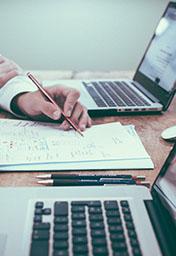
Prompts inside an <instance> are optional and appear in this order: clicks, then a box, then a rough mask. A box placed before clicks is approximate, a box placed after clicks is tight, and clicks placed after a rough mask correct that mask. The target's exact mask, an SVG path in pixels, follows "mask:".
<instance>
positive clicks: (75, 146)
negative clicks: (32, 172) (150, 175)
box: [0, 119, 149, 166]
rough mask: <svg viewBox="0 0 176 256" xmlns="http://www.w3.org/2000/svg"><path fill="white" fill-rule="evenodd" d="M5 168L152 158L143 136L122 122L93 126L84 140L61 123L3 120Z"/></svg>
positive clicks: (0, 144)
mask: <svg viewBox="0 0 176 256" xmlns="http://www.w3.org/2000/svg"><path fill="white" fill-rule="evenodd" d="M0 138H1V139H0V163H1V165H3V166H4V165H14V164H31V163H74V162H88V161H110V160H130V159H132V160H135V159H140V158H141V159H145V158H149V155H148V154H147V152H146V151H145V148H144V147H143V145H142V143H141V141H140V139H139V137H137V139H136V136H131V134H130V132H129V131H127V129H125V127H124V126H122V125H121V124H120V123H111V124H104V125H97V126H93V127H91V128H90V129H86V131H85V132H84V137H81V136H80V135H79V134H78V133H76V132H75V131H74V130H70V131H68V132H65V131H62V130H60V129H59V126H58V125H57V124H48V123H40V122H32V121H23V120H7V119H1V120H0Z"/></svg>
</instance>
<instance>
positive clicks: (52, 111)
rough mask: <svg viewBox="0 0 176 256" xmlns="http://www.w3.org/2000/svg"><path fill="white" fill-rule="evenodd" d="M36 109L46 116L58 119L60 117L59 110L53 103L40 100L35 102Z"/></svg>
mask: <svg viewBox="0 0 176 256" xmlns="http://www.w3.org/2000/svg"><path fill="white" fill-rule="evenodd" d="M37 105H38V107H37V108H38V111H39V112H41V113H42V114H44V115H46V116H48V117H49V118H51V119H53V120H58V119H59V118H60V117H61V111H60V110H59V108H57V107H56V106H55V105H54V104H52V103H50V102H47V101H45V100H41V101H39V102H38V103H37Z"/></svg>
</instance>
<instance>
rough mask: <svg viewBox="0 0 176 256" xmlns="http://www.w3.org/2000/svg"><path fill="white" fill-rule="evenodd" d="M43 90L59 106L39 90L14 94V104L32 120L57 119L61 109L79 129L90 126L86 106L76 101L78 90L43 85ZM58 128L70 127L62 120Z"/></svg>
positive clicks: (78, 94)
mask: <svg viewBox="0 0 176 256" xmlns="http://www.w3.org/2000/svg"><path fill="white" fill-rule="evenodd" d="M45 90H46V91H47V92H48V93H49V95H50V96H51V97H52V98H53V99H54V100H55V102H56V103H57V104H58V106H59V107H58V106H56V105H54V104H53V103H51V102H49V101H47V100H46V99H45V98H44V96H43V95H42V94H41V92H40V91H35V92H27V93H23V94H20V95H18V96H16V97H15V98H16V99H15V104H16V105H17V106H18V108H19V110H20V111H21V112H22V113H24V114H25V115H27V116H30V117H31V118H32V119H34V120H39V121H40V120H46V121H47V120H48V118H49V119H53V120H59V119H60V117H61V109H62V110H63V111H64V113H65V115H66V116H67V117H69V118H70V119H71V120H72V121H73V122H74V123H75V124H76V125H78V127H79V129H80V130H81V131H84V130H85V128H86V127H90V126H91V119H90V117H89V115H88V113H87V110H86V108H85V107H84V106H82V105H81V104H80V102H79V101H78V98H79V96H80V93H79V91H77V90H75V89H72V88H69V87H65V86H53V87H45ZM13 102H14V101H13ZM60 108H61V109H60ZM47 117H48V118H47ZM60 128H61V129H63V130H68V129H70V124H69V123H68V122H67V121H66V120H64V121H63V122H62V123H61V125H60Z"/></svg>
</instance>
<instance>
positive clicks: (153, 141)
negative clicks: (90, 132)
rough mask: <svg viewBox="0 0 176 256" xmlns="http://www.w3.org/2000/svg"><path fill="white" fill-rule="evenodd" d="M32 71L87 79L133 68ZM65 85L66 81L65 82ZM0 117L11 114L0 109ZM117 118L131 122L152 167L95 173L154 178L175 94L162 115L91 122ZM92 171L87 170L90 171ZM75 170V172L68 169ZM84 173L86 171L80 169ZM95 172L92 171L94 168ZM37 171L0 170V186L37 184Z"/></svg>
mask: <svg viewBox="0 0 176 256" xmlns="http://www.w3.org/2000/svg"><path fill="white" fill-rule="evenodd" d="M33 73H34V74H35V75H36V76H37V77H38V78H39V79H41V80H44V79H89V78H91V79H92V78H119V77H128V78H131V77H132V75H133V72H131V71H128V72H127V71H126V72H122V71H120V72H118V71H112V72H89V71H85V72H74V71H33ZM68 85H69V84H68ZM0 117H1V118H4V117H5V118H12V115H10V114H9V113H5V112H4V111H0ZM116 121H120V122H121V123H122V124H134V125H135V127H136V131H137V133H138V135H139V136H140V138H141V140H142V142H143V144H144V146H145V148H146V150H147V152H148V153H149V154H150V156H151V158H152V160H153V162H154V165H155V168H154V170H138V171H135V170H134V171H131V170H130V171H129V170H127V171H120V170H117V171H110V170H108V171H99V174H105V173H106V174H107V173H108V174H112V173H116V174H119V173H132V174H134V175H146V180H148V181H150V182H151V183H152V182H153V181H154V179H155V177H156V175H157V174H158V172H159V170H160V168H161V166H162V165H163V163H164V161H165V159H166V157H167V154H168V152H169V151H170V149H171V147H172V144H171V143H167V142H165V141H164V140H162V139H161V138H160V134H161V132H162V131H163V130H164V129H165V128H167V127H169V126H171V125H174V124H176V98H175V99H174V100H173V102H172V104H171V106H170V108H169V110H168V111H167V112H166V113H164V115H151V116H150V115H146V116H143V115H138V116H116V117H104V118H97V119H94V120H93V124H101V123H109V122H116ZM92 172H93V171H91V173H92ZM70 173H76V172H70ZM84 173H90V172H87V171H84ZM94 173H95V171H94ZM37 174H41V173H39V172H35V173H34V172H11V173H0V186H38V184H37V182H36V179H35V176H36V175H37Z"/></svg>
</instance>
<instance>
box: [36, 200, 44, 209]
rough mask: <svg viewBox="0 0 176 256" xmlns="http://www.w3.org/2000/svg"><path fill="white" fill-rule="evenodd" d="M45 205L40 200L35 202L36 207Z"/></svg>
mask: <svg viewBox="0 0 176 256" xmlns="http://www.w3.org/2000/svg"><path fill="white" fill-rule="evenodd" d="M43 207H44V202H42V201H38V202H36V203H35V208H43Z"/></svg>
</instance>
